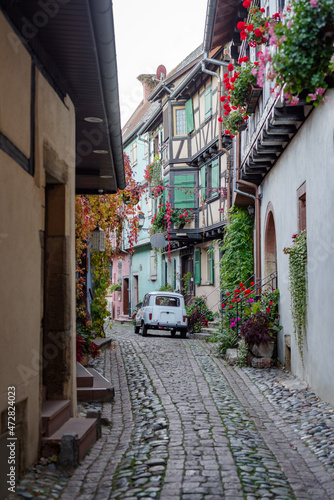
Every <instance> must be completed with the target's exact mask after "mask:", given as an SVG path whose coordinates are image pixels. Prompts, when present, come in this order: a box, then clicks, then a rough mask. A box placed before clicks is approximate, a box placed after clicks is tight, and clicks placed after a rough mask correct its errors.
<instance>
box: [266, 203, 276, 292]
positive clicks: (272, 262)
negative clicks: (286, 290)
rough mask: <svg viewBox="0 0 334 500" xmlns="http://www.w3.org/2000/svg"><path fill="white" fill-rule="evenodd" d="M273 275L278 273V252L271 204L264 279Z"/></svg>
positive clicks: (268, 212) (268, 213) (267, 217)
mask: <svg viewBox="0 0 334 500" xmlns="http://www.w3.org/2000/svg"><path fill="white" fill-rule="evenodd" d="M273 273H277V251H276V230H275V220H274V213H273V210H272V206H271V203H270V204H269V205H268V209H267V216H266V225H265V236H264V278H266V277H267V276H269V275H271V274H273ZM275 281H276V280H275ZM274 288H276V287H275V286H274Z"/></svg>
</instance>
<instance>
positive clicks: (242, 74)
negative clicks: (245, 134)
mask: <svg viewBox="0 0 334 500" xmlns="http://www.w3.org/2000/svg"><path fill="white" fill-rule="evenodd" d="M256 71H257V68H256V66H254V64H252V63H251V62H247V63H246V64H245V65H244V66H242V68H241V69H240V71H239V72H238V77H237V79H236V80H235V82H234V85H233V89H231V91H230V96H231V100H230V103H231V105H233V106H241V107H243V106H245V104H246V98H247V96H248V93H249V91H250V88H251V85H256V80H257V75H256ZM224 123H225V122H224Z"/></svg>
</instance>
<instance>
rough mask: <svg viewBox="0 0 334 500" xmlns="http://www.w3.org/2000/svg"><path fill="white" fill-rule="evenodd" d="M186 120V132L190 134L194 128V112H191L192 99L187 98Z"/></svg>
mask: <svg viewBox="0 0 334 500" xmlns="http://www.w3.org/2000/svg"><path fill="white" fill-rule="evenodd" d="M185 109H186V121H187V134H191V132H192V131H193V130H194V113H193V100H192V99H189V100H188V101H187V102H186V104H185Z"/></svg>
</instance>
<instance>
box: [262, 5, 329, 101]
mask: <svg viewBox="0 0 334 500" xmlns="http://www.w3.org/2000/svg"><path fill="white" fill-rule="evenodd" d="M268 34H269V45H270V46H273V47H275V48H276V51H275V53H274V55H273V56H272V60H270V56H269V55H268V54H267V56H266V57H267V61H269V62H270V64H271V69H270V71H269V78H271V79H272V80H273V81H274V83H275V85H276V88H278V89H279V90H282V89H283V90H284V96H285V98H286V100H287V101H288V102H289V103H291V105H296V104H297V103H298V101H299V94H300V93H301V92H302V91H304V90H305V89H307V95H306V102H309V103H312V104H313V105H314V106H318V105H319V102H320V101H321V99H322V98H323V94H324V93H325V91H326V89H327V88H328V84H327V82H326V76H327V75H328V74H329V73H331V72H332V70H333V67H332V65H331V58H332V55H333V53H334V47H333V39H334V0H292V1H291V3H290V5H289V6H288V7H287V12H286V14H284V15H281V16H280V20H279V22H278V23H277V25H276V27H273V28H270V29H269V31H268Z"/></svg>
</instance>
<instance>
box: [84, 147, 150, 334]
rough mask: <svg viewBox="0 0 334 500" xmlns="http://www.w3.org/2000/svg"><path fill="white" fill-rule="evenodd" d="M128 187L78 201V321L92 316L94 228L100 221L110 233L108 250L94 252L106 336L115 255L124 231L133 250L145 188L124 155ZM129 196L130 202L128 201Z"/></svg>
mask: <svg viewBox="0 0 334 500" xmlns="http://www.w3.org/2000/svg"><path fill="white" fill-rule="evenodd" d="M124 168H125V177H126V188H125V189H124V190H122V191H121V190H118V192H117V193H116V194H103V195H89V196H77V197H76V202H75V230H76V272H77V282H76V302H77V320H78V323H81V324H83V325H84V324H85V323H86V322H87V320H89V316H88V311H87V293H88V290H87V249H88V247H89V243H90V235H91V232H92V231H93V229H95V228H96V227H97V225H99V227H100V228H101V229H103V231H104V232H105V234H106V239H105V251H104V252H93V253H92V254H91V268H92V279H93V285H92V295H93V298H92V302H91V315H92V323H93V330H94V332H95V335H96V336H104V333H103V324H104V321H105V319H106V318H107V317H108V316H109V312H108V310H107V301H106V299H105V295H106V292H107V288H108V287H109V286H110V263H111V259H112V258H113V257H114V256H116V255H118V254H119V252H120V248H121V239H122V235H123V234H124V232H126V237H127V241H128V245H129V247H130V251H131V249H132V247H133V245H134V244H135V243H136V241H137V238H138V232H139V228H138V219H139V214H140V213H141V212H140V208H139V206H138V200H139V198H140V196H141V195H142V192H143V188H142V187H141V186H140V184H139V183H138V182H136V181H135V180H134V177H133V172H132V169H131V166H130V161H129V157H128V156H127V155H124ZM125 200H126V203H125V202H124V201H125Z"/></svg>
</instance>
